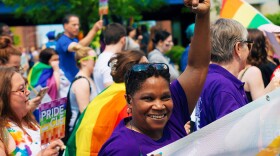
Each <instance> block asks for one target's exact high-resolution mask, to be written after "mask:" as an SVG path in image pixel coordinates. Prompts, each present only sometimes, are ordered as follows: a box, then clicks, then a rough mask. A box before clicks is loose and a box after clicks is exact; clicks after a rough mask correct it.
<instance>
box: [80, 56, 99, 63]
mask: <svg viewBox="0 0 280 156" xmlns="http://www.w3.org/2000/svg"><path fill="white" fill-rule="evenodd" d="M85 60H93V61H96V56H86V57H83V58H81V59H80V60H79V61H78V63H81V61H85Z"/></svg>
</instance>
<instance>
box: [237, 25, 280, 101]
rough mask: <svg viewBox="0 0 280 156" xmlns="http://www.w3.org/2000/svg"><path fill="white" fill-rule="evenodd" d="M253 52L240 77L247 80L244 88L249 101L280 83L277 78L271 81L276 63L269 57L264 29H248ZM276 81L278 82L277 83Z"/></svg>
mask: <svg viewBox="0 0 280 156" xmlns="http://www.w3.org/2000/svg"><path fill="white" fill-rule="evenodd" d="M248 33H249V38H250V39H251V40H252V42H253V44H252V45H250V46H252V47H251V49H252V50H251V53H250V54H249V56H248V58H247V64H246V67H245V68H244V69H243V70H242V71H240V72H239V75H238V79H240V80H241V81H242V82H245V84H244V89H245V93H246V96H247V98H248V102H252V101H254V100H256V99H257V98H259V97H261V96H262V95H264V94H266V93H269V92H271V91H272V90H274V89H275V88H276V87H277V86H278V84H279V83H277V81H279V80H277V78H274V79H273V80H272V81H270V77H271V75H272V73H273V70H274V69H275V68H276V65H275V64H273V63H270V62H269V60H268V59H267V51H266V41H265V36H264V34H263V32H262V31H260V30H258V29H248ZM275 82H276V83H275Z"/></svg>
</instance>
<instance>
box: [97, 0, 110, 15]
mask: <svg viewBox="0 0 280 156" xmlns="http://www.w3.org/2000/svg"><path fill="white" fill-rule="evenodd" d="M107 14H108V0H99V15H107Z"/></svg>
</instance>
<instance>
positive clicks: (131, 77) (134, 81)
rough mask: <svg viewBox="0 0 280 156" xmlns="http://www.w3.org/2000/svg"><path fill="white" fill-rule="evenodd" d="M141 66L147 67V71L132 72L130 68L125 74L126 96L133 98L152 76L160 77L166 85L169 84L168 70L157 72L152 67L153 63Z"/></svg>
mask: <svg viewBox="0 0 280 156" xmlns="http://www.w3.org/2000/svg"><path fill="white" fill-rule="evenodd" d="M138 65H139V64H138ZM143 65H148V67H147V70H144V71H134V70H133V68H130V70H129V71H128V72H127V73H126V75H125V88H126V94H127V95H131V96H133V95H134V94H135V92H137V91H138V90H139V89H140V88H141V86H142V84H143V83H144V82H145V81H146V79H148V78H150V77H153V76H155V77H160V76H161V77H162V78H164V79H165V80H166V81H167V83H168V84H169V83H170V74H169V69H168V68H166V70H157V69H156V68H155V67H153V63H146V64H143ZM166 66H167V65H166ZM167 67H168V66H167Z"/></svg>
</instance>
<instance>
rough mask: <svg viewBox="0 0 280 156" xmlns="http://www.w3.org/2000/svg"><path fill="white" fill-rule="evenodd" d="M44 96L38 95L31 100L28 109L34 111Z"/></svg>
mask: <svg viewBox="0 0 280 156" xmlns="http://www.w3.org/2000/svg"><path fill="white" fill-rule="evenodd" d="M41 100H42V98H41V97H40V96H36V97H35V98H33V99H31V100H29V104H28V106H27V107H28V109H29V110H30V111H31V112H33V111H34V110H35V109H36V108H37V107H38V106H39V104H40V103H41Z"/></svg>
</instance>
